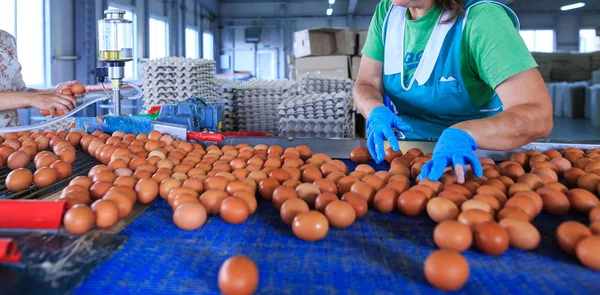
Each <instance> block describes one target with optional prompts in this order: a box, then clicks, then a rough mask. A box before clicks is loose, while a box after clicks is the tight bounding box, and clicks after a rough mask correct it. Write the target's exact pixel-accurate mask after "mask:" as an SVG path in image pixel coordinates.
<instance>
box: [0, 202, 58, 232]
mask: <svg viewBox="0 0 600 295" xmlns="http://www.w3.org/2000/svg"><path fill="white" fill-rule="evenodd" d="M66 208H67V202H64V201H38V200H1V201H0V228H18V229H51V230H57V229H59V228H60V222H61V221H62V217H63V214H64V212H65V210H66Z"/></svg>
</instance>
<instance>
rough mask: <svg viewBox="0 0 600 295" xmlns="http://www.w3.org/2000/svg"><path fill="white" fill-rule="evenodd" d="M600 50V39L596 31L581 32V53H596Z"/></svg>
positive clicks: (584, 30)
mask: <svg viewBox="0 0 600 295" xmlns="http://www.w3.org/2000/svg"><path fill="white" fill-rule="evenodd" d="M598 50H600V37H598V36H596V30H595V29H583V30H579V52H594V51H598Z"/></svg>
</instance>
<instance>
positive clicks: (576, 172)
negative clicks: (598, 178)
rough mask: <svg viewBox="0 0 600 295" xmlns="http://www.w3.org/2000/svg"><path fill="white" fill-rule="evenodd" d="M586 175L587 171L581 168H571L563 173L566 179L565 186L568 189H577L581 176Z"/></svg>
mask: <svg viewBox="0 0 600 295" xmlns="http://www.w3.org/2000/svg"><path fill="white" fill-rule="evenodd" d="M583 174H585V171H583V170H582V169H579V168H571V169H568V170H567V171H565V172H564V173H563V178H564V179H565V184H566V185H567V186H568V187H576V186H577V181H578V180H579V177H581V175H583Z"/></svg>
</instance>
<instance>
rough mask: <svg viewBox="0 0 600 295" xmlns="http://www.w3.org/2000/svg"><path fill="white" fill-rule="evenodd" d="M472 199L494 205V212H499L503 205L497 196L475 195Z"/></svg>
mask: <svg viewBox="0 0 600 295" xmlns="http://www.w3.org/2000/svg"><path fill="white" fill-rule="evenodd" d="M472 200H475V201H481V202H484V203H487V204H488V205H490V207H492V209H493V211H494V212H497V211H498V210H500V207H501V204H500V202H498V200H497V199H496V198H494V197H492V196H488V195H476V196H474V197H473V199H472ZM469 201H470V200H469ZM467 202H468V201H467ZM540 202H541V199H540ZM491 213H493V212H491Z"/></svg>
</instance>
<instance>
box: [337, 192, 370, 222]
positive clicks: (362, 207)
mask: <svg viewBox="0 0 600 295" xmlns="http://www.w3.org/2000/svg"><path fill="white" fill-rule="evenodd" d="M342 201H346V202H348V204H350V205H352V207H354V211H356V217H357V218H361V217H363V216H365V215H366V214H367V211H368V209H369V205H368V204H367V201H366V200H365V198H364V197H363V196H361V195H359V194H357V193H353V192H347V193H345V194H344V195H343V196H342Z"/></svg>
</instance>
